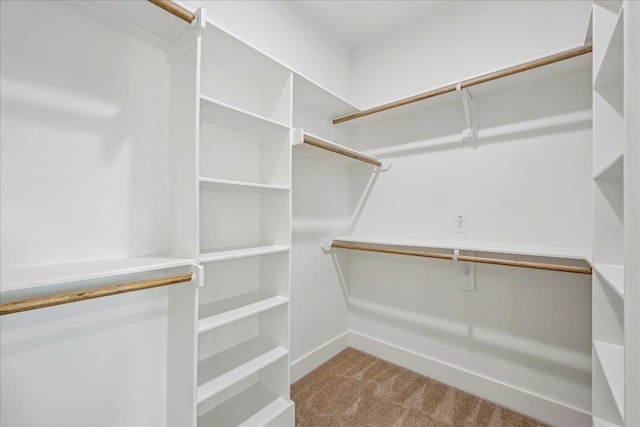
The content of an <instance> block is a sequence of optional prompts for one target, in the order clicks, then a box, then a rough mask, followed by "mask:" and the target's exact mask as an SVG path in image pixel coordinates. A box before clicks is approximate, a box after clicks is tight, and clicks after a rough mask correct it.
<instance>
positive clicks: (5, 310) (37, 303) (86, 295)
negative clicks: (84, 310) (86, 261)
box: [0, 272, 194, 316]
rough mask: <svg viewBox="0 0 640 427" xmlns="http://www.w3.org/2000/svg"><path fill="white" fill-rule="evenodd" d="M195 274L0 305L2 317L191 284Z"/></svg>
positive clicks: (83, 290) (120, 284)
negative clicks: (129, 293) (134, 292)
mask: <svg viewBox="0 0 640 427" xmlns="http://www.w3.org/2000/svg"><path fill="white" fill-rule="evenodd" d="M193 275H194V273H193V272H189V273H183V274H176V275H175V276H165V277H158V278H155V279H145V280H139V281H136V282H127V283H119V284H116V285H107V286H101V287H99V288H92V289H82V290H79V291H71V292H64V293H60V294H54V295H47V296H43V297H35V298H27V299H23V300H17V301H10V302H3V303H0V316H3V315H5V314H11V313H19V312H21V311H28V310H35V309H38V308H44V307H51V306H54V305H61V304H69V303H72V302H78V301H84V300H88V299H94V298H102V297H107V296H110V295H117V294H124V293H127V292H133V291H140V290H143V289H150V288H157V287H159V286H167V285H174V284H176V283H184V282H190V281H191V280H192V279H193Z"/></svg>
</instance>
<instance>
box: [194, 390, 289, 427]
mask: <svg viewBox="0 0 640 427" xmlns="http://www.w3.org/2000/svg"><path fill="white" fill-rule="evenodd" d="M291 405H293V402H291V401H290V400H288V399H284V398H282V397H278V396H276V395H275V394H273V393H272V392H270V391H268V390H267V389H265V388H264V387H262V386H261V385H260V384H256V385H253V386H251V387H249V388H248V389H246V390H244V391H242V392H240V393H238V394H236V395H235V396H233V397H232V398H230V399H228V400H226V401H225V402H222V403H221V404H220V405H218V406H216V407H215V408H213V409H211V410H209V411H207V412H205V413H204V414H202V415H200V416H199V417H198V427H208V426H245V427H253V426H264V425H267V424H268V423H269V422H271V421H272V420H273V419H274V418H276V417H277V416H278V415H280V414H282V413H283V412H284V411H286V410H287V409H288V408H289V407H290V406H291Z"/></svg>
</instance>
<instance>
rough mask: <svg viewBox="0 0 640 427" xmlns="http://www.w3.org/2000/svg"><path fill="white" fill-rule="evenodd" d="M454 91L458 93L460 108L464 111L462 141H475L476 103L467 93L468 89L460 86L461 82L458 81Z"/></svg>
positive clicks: (476, 134) (476, 137) (476, 130)
mask: <svg viewBox="0 0 640 427" xmlns="http://www.w3.org/2000/svg"><path fill="white" fill-rule="evenodd" d="M456 91H457V92H458V93H459V94H460V97H461V99H462V110H463V111H464V122H463V124H462V126H463V127H462V141H475V140H476V139H478V123H477V114H476V103H475V102H474V101H473V98H472V97H471V95H470V94H469V89H466V88H465V89H463V88H462V83H458V84H457V85H456Z"/></svg>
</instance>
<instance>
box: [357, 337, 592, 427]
mask: <svg viewBox="0 0 640 427" xmlns="http://www.w3.org/2000/svg"><path fill="white" fill-rule="evenodd" d="M349 344H350V346H351V347H353V348H355V349H357V350H360V351H364V352H365V353H369V354H371V355H373V356H376V357H379V358H381V359H383V360H387V361H389V362H391V363H394V364H396V365H398V366H401V367H403V368H406V369H410V370H412V371H414V372H417V373H419V374H422V375H425V376H427V377H429V378H432V379H434V380H437V381H441V382H443V383H445V384H448V385H451V386H453V387H456V388H459V389H461V390H464V391H466V392H468V393H471V394H474V395H476V396H480V397H482V398H483V399H487V400H489V401H491V402H495V403H497V404H499V405H502V406H504V407H507V408H509V409H512V410H514V411H516V412H520V413H522V414H525V415H528V416H530V417H533V418H536V419H538V420H540V421H542V422H545V423H548V424H551V425H561V426H565V427H572V426H576V427H578V426H590V425H591V414H590V413H588V412H587V411H584V410H582V409H579V408H575V407H571V406H569V405H567V404H565V403H562V402H558V401H555V400H552V399H550V398H547V397H544V396H540V395H537V394H535V393H532V392H529V391H526V390H522V389H519V388H517V387H514V386H511V385H508V384H504V383H501V382H499V381H496V380H493V379H491V378H487V377H484V376H481V375H479V374H476V373H474V372H470V371H467V370H464V369H461V368H458V367H456V366H452V365H448V364H446V363H443V362H441V361H438V360H434V359H431V358H429V357H426V356H424V355H421V354H418V353H415V352H413V351H411V350H407V349H404V348H401V347H398V346H396V345H394V344H390V343H387V342H383V341H380V340H377V339H375V338H372V337H369V336H366V335H363V334H360V333H357V332H353V331H352V332H350V334H349Z"/></svg>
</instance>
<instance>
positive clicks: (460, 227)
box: [453, 215, 467, 233]
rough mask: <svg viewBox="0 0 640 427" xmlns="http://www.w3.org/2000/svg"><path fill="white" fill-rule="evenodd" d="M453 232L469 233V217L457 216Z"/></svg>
mask: <svg viewBox="0 0 640 427" xmlns="http://www.w3.org/2000/svg"><path fill="white" fill-rule="evenodd" d="M453 231H454V232H456V233H466V232H467V216H466V215H456V218H455V225H454V227H453Z"/></svg>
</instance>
